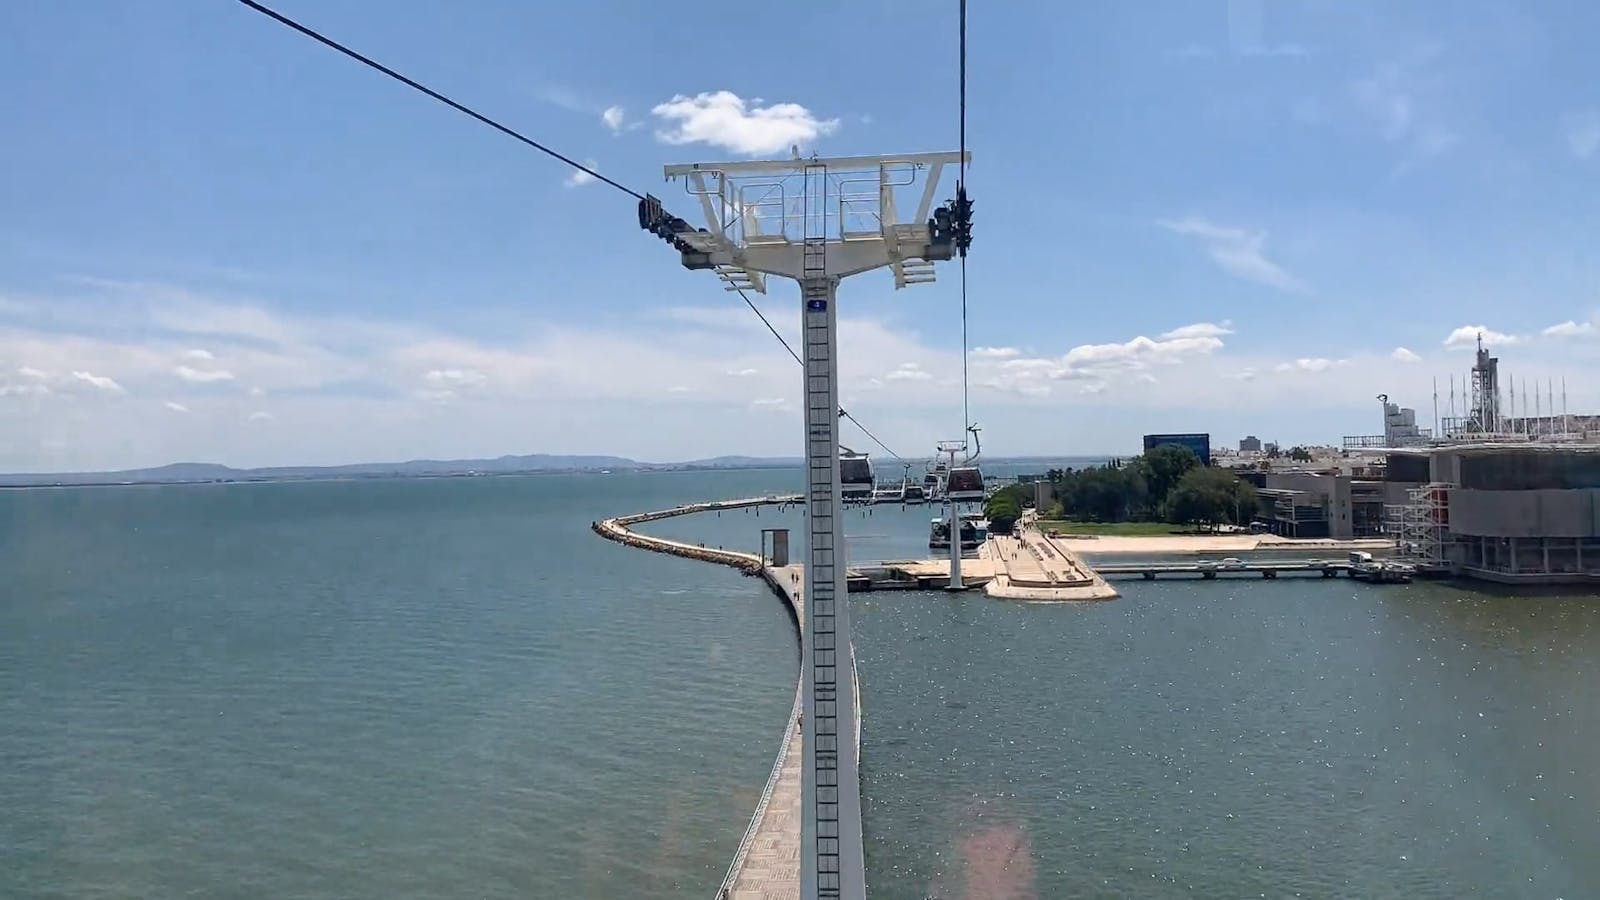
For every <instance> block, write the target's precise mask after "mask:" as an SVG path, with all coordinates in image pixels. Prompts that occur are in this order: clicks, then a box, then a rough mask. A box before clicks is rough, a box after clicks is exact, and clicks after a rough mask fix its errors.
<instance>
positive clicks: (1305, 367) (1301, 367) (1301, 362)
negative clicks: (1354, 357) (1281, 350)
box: [1272, 356, 1348, 372]
mask: <svg viewBox="0 0 1600 900" xmlns="http://www.w3.org/2000/svg"><path fill="white" fill-rule="evenodd" d="M1347 362H1348V361H1347V360H1343V359H1326V358H1324V357H1320V356H1318V357H1312V358H1306V357H1301V358H1300V359H1296V360H1292V361H1290V362H1283V363H1278V364H1277V365H1276V366H1273V367H1272V368H1273V371H1276V372H1326V371H1328V370H1329V369H1331V368H1333V367H1335V366H1342V365H1345V364H1346V363H1347Z"/></svg>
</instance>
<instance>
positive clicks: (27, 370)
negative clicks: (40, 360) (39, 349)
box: [17, 366, 50, 381]
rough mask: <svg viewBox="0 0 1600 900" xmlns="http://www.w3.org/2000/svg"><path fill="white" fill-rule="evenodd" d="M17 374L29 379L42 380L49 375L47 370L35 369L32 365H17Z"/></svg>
mask: <svg viewBox="0 0 1600 900" xmlns="http://www.w3.org/2000/svg"><path fill="white" fill-rule="evenodd" d="M17 374H18V375H21V376H22V377H23V378H26V379H29V380H30V381H43V380H45V379H46V378H49V377H50V373H49V372H46V371H44V370H43V369H35V368H34V367H33V366H18V367H17Z"/></svg>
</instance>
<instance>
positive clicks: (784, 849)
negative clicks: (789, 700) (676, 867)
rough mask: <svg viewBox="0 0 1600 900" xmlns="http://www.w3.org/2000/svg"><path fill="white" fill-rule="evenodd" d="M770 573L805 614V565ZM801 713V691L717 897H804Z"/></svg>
mask: <svg viewBox="0 0 1600 900" xmlns="http://www.w3.org/2000/svg"><path fill="white" fill-rule="evenodd" d="M766 574H767V579H768V580H769V581H770V582H771V583H772V584H773V586H774V587H776V588H779V589H781V590H784V591H786V592H787V594H788V598H789V603H790V604H791V605H793V606H794V610H795V615H796V616H797V617H798V618H799V620H800V621H801V622H804V621H805V620H806V617H805V595H806V590H805V569H804V567H803V566H797V565H796V566H783V567H781V568H780V567H776V566H773V567H769V568H768V569H767V572H766ZM799 713H800V694H799V689H798V686H797V687H796V691H795V705H794V708H793V709H792V710H791V711H790V717H791V721H790V723H789V728H788V731H787V735H788V740H787V742H786V743H785V745H784V749H783V756H782V757H781V758H780V759H779V760H778V762H777V764H776V765H775V766H774V769H773V776H772V778H771V779H769V780H768V783H767V790H768V795H767V798H766V802H765V803H764V804H763V805H762V806H760V807H758V809H757V811H756V815H755V816H754V818H752V819H751V821H750V829H749V831H747V832H746V833H745V836H744V840H743V841H742V842H741V843H740V845H739V853H738V855H736V856H735V857H734V862H733V867H732V868H731V869H730V871H729V874H730V875H731V876H732V877H731V883H730V882H724V884H725V885H726V887H725V891H724V893H723V895H722V896H721V897H719V898H717V900H724V898H725V900H799V897H800V826H801V816H800V777H801V771H800V769H801V765H802V763H803V762H804V758H805V754H804V753H803V752H802V751H801V748H800V739H801V738H800V728H799V727H797V726H798V723H796V722H795V721H793V719H794V718H795V717H798V716H799Z"/></svg>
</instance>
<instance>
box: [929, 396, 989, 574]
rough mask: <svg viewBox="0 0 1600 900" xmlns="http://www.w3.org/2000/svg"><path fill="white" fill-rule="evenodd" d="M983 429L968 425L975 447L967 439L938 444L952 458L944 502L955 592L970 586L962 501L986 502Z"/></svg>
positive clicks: (947, 469) (946, 470)
mask: <svg viewBox="0 0 1600 900" xmlns="http://www.w3.org/2000/svg"><path fill="white" fill-rule="evenodd" d="M980 430H981V429H980V428H979V427H978V426H977V425H968V426H967V431H968V432H969V433H970V434H971V435H972V444H971V446H968V444H967V442H966V441H964V440H962V441H940V442H939V444H938V452H939V453H941V454H944V455H946V456H948V457H949V458H950V462H949V465H948V466H947V467H946V469H945V487H944V502H945V527H946V528H948V529H949V530H950V584H949V585H948V587H947V589H948V590H952V591H960V590H965V589H966V585H965V584H964V583H963V582H962V581H961V504H963V503H982V502H983V501H984V497H985V496H986V494H985V488H984V483H983V472H982V471H981V470H979V468H978V456H979V455H981V454H982V452H983V444H982V443H981V442H980V441H979V440H978V432H979V431H980ZM969 450H970V451H971V453H970V455H969V454H968V451H969ZM957 454H960V455H961V456H962V461H961V462H960V463H957V462H956V455H957Z"/></svg>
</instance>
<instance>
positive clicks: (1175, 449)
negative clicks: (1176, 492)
mask: <svg viewBox="0 0 1600 900" xmlns="http://www.w3.org/2000/svg"><path fill="white" fill-rule="evenodd" d="M1142 459H1143V461H1144V467H1145V469H1146V470H1147V472H1148V474H1147V475H1146V476H1145V483H1146V484H1147V485H1148V487H1149V503H1150V506H1151V507H1152V508H1153V509H1160V508H1161V507H1162V506H1164V505H1165V504H1166V502H1167V495H1168V494H1170V493H1171V492H1172V489H1173V488H1175V487H1177V485H1178V482H1179V480H1180V479H1182V478H1183V476H1184V475H1185V474H1187V473H1188V472H1189V471H1190V470H1192V469H1194V468H1196V467H1198V466H1199V465H1200V457H1198V456H1196V455H1195V453H1194V451H1193V450H1190V449H1189V448H1188V447H1181V446H1179V445H1177V444H1162V445H1161V446H1159V447H1156V448H1155V449H1153V450H1151V451H1150V452H1149V453H1146V454H1145V455H1144V456H1143V457H1142Z"/></svg>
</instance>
